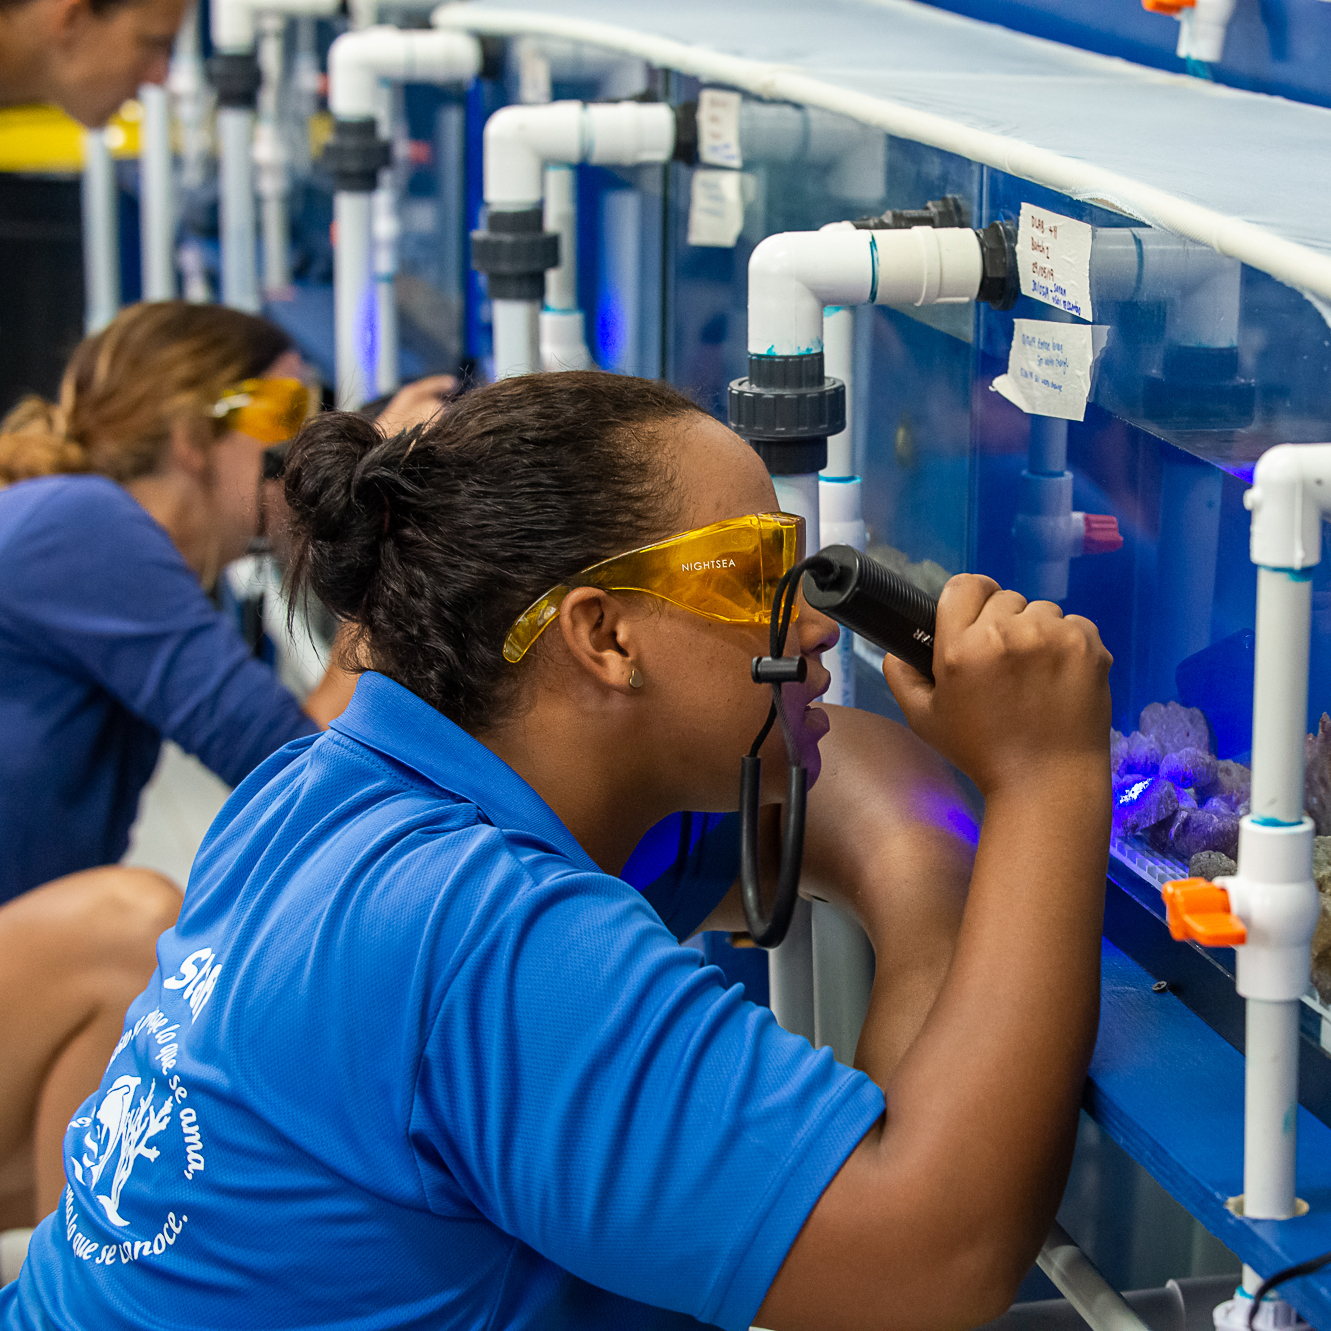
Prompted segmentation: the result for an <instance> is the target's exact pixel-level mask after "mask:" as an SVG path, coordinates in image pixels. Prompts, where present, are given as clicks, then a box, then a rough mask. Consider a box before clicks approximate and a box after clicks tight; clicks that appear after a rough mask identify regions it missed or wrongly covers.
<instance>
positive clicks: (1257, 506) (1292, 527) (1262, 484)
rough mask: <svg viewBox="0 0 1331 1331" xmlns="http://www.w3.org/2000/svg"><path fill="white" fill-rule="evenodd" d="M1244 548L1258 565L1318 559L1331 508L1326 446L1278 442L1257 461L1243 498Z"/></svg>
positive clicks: (1289, 565)
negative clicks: (1247, 522) (1247, 526)
mask: <svg viewBox="0 0 1331 1331" xmlns="http://www.w3.org/2000/svg"><path fill="white" fill-rule="evenodd" d="M1243 506H1244V508H1246V509H1247V510H1248V511H1249V512H1250V513H1251V514H1252V533H1251V537H1250V546H1249V550H1250V553H1251V556H1252V562H1253V563H1254V564H1257V565H1259V566H1261V567H1263V568H1286V569H1302V568H1312V567H1314V566H1315V565H1316V564H1318V563H1320V562H1321V559H1322V515H1323V513H1325V512H1327V511H1328V509H1329V508H1331V444H1277V445H1276V447H1275V448H1271V449H1268V450H1267V451H1266V452H1265V453H1263V454H1262V456H1261V457H1260V458H1259V459H1258V462H1257V466H1256V468H1255V470H1254V471H1253V478H1252V487H1251V488H1250V489H1249V490H1248V491H1247V493H1245V494H1244V496H1243Z"/></svg>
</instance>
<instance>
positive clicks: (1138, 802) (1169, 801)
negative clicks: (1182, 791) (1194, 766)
mask: <svg viewBox="0 0 1331 1331" xmlns="http://www.w3.org/2000/svg"><path fill="white" fill-rule="evenodd" d="M1177 812H1178V792H1177V791H1176V790H1175V789H1174V785H1173V783H1172V782H1170V781H1162V780H1161V779H1160V778H1159V777H1148V776H1140V775H1133V774H1128V775H1125V776H1124V777H1122V778H1121V779H1120V780H1119V781H1118V782H1116V783H1115V785H1114V830H1115V831H1116V832H1119V833H1121V834H1122V835H1124V836H1133V835H1135V834H1137V833H1140V832H1145V831H1146V830H1147V828H1150V827H1154V826H1155V825H1156V824H1157V823H1161V822H1164V820H1165V819H1167V818H1172V817H1173V816H1174V814H1175V813H1177Z"/></svg>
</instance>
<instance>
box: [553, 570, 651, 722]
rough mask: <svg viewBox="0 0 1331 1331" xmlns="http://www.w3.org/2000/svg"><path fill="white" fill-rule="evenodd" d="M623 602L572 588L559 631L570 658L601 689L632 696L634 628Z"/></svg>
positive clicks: (635, 648) (594, 589)
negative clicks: (630, 680)
mask: <svg viewBox="0 0 1331 1331" xmlns="http://www.w3.org/2000/svg"><path fill="white" fill-rule="evenodd" d="M627 610H628V607H627V606H626V605H625V604H624V602H623V601H621V600H619V599H618V598H617V597H615V596H612V595H611V594H610V593H609V592H607V591H602V590H601V588H599V587H575V588H574V589H573V590H572V591H571V592H569V594H568V595H567V596H566V597H564V603H563V604H562V605H561V606H560V607H559V621H558V623H559V631H560V634H561V635H562V637H563V639H564V645H565V647H567V648H568V651H569V655H570V656H572V658H573V660H574V661H575V662H576V663H577V664H578V665H579V666H580V667H581V668H582V669H583V670H584V671H586V672H587V674H588V675H589V676H590V677H591V679H592V680H593V681H594V682H595V683H596V684H598V685H599V686H600V687H601V688H603V689H610V690H612V691H614V692H615V693H622V694H625V695H632V694H634V693H635V692H636V690H634V689H633V688H631V687H630V686H629V675H630V674H631V673H632V671H633V668H634V666H635V665H641V662H640V661H639V660H638V659H637V657H638V654H639V653H638V649H639V646H640V644H639V641H638V637H639V635H638V631H637V625H636V624H635V622H634V620H633V619H632V618H630V616H629V615H628V613H627Z"/></svg>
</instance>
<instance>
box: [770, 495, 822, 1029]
mask: <svg viewBox="0 0 1331 1331" xmlns="http://www.w3.org/2000/svg"><path fill="white" fill-rule="evenodd" d="M772 485H773V487H774V488H775V489H776V503H777V507H778V508H779V509H781V510H782V511H783V512H785V513H796V514H798V515H799V516H800V517H802V518H803V519H804V531H805V549H806V550H817V549H819V547H820V540H819V527H818V473H817V472H816V471H815V472H810V473H808V474H807V475H803V476H773V477H772ZM767 980H768V986H769V990H770V997H771V1003H772V1011H773V1012H774V1013H775V1014H776V1019H777V1021H778V1022H780V1024H781V1025H782V1026H784V1027H785V1029H786V1030H788V1031H794V1032H795V1033H796V1034H797V1035H802V1036H804V1038H805V1039H806V1040H808V1041H809V1043H810V1044H812V1043H814V1041H815V1039H816V1037H817V1014H816V1012H815V1008H814V981H813V912H812V911H811V910H810V906H809V902H807V901H805V900H803V899H801V900H800V902H799V904H798V906H797V907H796V909H795V915H794V918H793V919H792V920H791V923H790V929H789V931H788V932H787V934H786V937H785V941H784V942H783V943H782V944H781V945H780V946H779V947H775V948H773V949H772V950H771V951H770V952H769V953H768V954H767Z"/></svg>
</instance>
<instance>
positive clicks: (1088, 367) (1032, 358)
mask: <svg viewBox="0 0 1331 1331" xmlns="http://www.w3.org/2000/svg"><path fill="white" fill-rule="evenodd" d="M1108 337H1109V329H1108V328H1107V327H1105V326H1103V325H1091V324H1064V323H1049V322H1046V321H1045V320H1043V319H1013V321H1012V351H1011V354H1010V355H1009V356H1008V363H1007V373H1006V374H1000V375H999V376H998V378H997V379H995V380H994V382H993V391H994V392H995V393H1001V394H1002V395H1003V396H1004V397H1005V398H1007V400H1008V401H1009V402H1011V403H1013V404H1015V405H1016V406H1018V407H1020V408H1021V409H1022V411H1024V412H1026V413H1027V414H1028V415H1031V416H1056V417H1058V418H1059V419H1060V420H1065V421H1080V420H1084V419H1085V418H1086V401H1087V399H1088V398H1089V397H1090V396H1091V385H1092V382H1093V373H1094V370H1095V358H1096V357H1097V356H1098V355H1099V354H1100V352H1101V351H1102V350H1103V348H1104V345H1105V341H1106V339H1107V338H1108Z"/></svg>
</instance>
